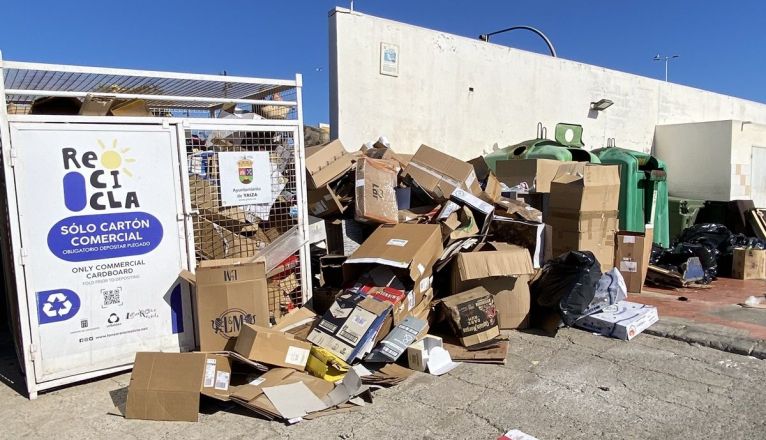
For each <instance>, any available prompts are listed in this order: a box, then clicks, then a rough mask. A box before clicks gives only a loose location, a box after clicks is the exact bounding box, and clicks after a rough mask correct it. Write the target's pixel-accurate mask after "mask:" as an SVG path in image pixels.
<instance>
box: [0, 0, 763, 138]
mask: <svg viewBox="0 0 766 440" xmlns="http://www.w3.org/2000/svg"><path fill="white" fill-rule="evenodd" d="M348 3H349V2H348V1H347V0H343V1H338V0H300V1H287V0H283V1H256V0H250V1H198V0H188V1H178V0H154V1H146V0H133V1H131V2H124V1H121V2H116V1H108V0H101V1H91V0H82V1H69V2H67V1H60V0H55V1H52V0H36V1H30V0H26V1H8V2H4V4H3V8H2V12H1V13H0V14H1V15H2V25H0V50H2V51H3V58H5V59H13V60H22V61H37V62H53V63H62V64H83V65H95V66H108V67H126V68H141V69H148V70H172V71H188V72H198V73H220V72H222V71H224V70H226V71H227V72H228V73H229V74H231V75H248V76H259V77H278V78H282V77H292V75H294V74H295V73H296V72H299V73H302V74H303V78H304V95H303V103H304V117H305V120H306V122H307V123H310V124H316V123H317V122H326V121H328V119H329V118H328V99H329V98H328V84H327V83H328V67H327V64H328V62H327V46H328V41H327V40H328V39H327V12H328V11H329V10H330V9H332V8H333V7H334V6H336V5H340V6H344V7H347V6H348ZM355 5H356V9H357V10H358V11H361V12H364V13H367V14H371V15H377V16H380V17H385V18H390V19H393V20H397V21H403V22H406V23H411V24H414V25H418V26H423V27H428V28H433V29H438V30H442V31H446V32H451V33H454V34H458V35H463V36H468V37H477V36H478V35H479V34H482V33H487V32H491V31H494V30H498V29H502V28H505V27H509V26H513V25H519V24H526V25H530V26H535V27H537V28H540V29H541V30H543V31H544V32H545V33H546V34H547V35H548V36H549V37H550V39H551V40H552V41H553V43H554V45H555V46H556V50H557V51H558V54H559V57H562V58H567V59H572V60H576V61H581V62H585V63H589V64H596V65H600V66H604V67H608V68H612V69H616V70H622V71H625V72H631V73H635V74H639V75H644V76H650V77H655V78H662V76H663V75H664V73H663V72H664V71H663V65H662V63H659V62H655V61H652V57H653V56H654V55H655V54H656V53H657V52H660V53H662V54H678V55H680V58H679V59H677V60H676V61H674V62H673V63H672V64H671V67H670V80H671V81H673V82H678V83H681V84H685V85H689V86H693V87H698V88H702V89H707V90H712V91H715V92H720V93H725V94H729V95H734V96H738V97H742V98H746V99H750V100H754V101H760V102H766V80H764V78H766V76H765V75H764V72H765V71H766V2H765V1H762V0H748V1H731V2H718V1H673V0H665V1H656V0H642V1H614V0H612V1H609V0H592V1H580V2H574V1H566V2H565V1H546V0H536V1H532V0H528V1H520V0H519V1H511V0H507V1H500V0H495V1H489V0H488V1H482V0H474V1H470V2H469V1H454V0H419V1H416V0H357V1H356V3H355ZM492 41H493V42H495V43H498V44H506V45H509V46H513V47H517V48H520V49H526V50H532V51H539V52H544V51H545V47H544V45H543V43H542V41H541V40H539V39H537V37H535V36H534V35H532V34H527V33H526V32H512V33H508V34H505V35H499V36H496V37H493V40H492Z"/></svg>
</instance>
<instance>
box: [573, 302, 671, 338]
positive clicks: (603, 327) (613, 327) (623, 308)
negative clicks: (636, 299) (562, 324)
mask: <svg viewBox="0 0 766 440" xmlns="http://www.w3.org/2000/svg"><path fill="white" fill-rule="evenodd" d="M658 320H659V316H658V315H657V308H656V307H654V306H648V305H644V304H638V303H632V302H629V301H620V302H618V303H617V304H614V305H611V306H607V307H606V308H605V309H604V310H603V311H601V312H599V313H595V314H593V315H587V316H585V317H583V318H581V319H579V320H578V321H577V322H576V323H575V326H577V327H580V328H584V329H586V330H590V331H593V332H598V333H601V334H602V335H604V336H610V337H613V338H617V339H622V340H626V341H629V340H631V339H633V338H634V337H636V336H637V335H638V334H639V333H641V332H643V331H644V330H646V329H647V328H649V327H650V326H651V325H652V324H654V323H655V322H657V321H658Z"/></svg>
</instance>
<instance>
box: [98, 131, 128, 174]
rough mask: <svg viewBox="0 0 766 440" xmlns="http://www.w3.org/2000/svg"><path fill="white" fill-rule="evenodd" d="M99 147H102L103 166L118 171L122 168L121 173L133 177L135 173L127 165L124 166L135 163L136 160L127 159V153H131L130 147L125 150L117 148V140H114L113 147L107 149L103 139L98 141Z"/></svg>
mask: <svg viewBox="0 0 766 440" xmlns="http://www.w3.org/2000/svg"><path fill="white" fill-rule="evenodd" d="M98 146H99V147H101V150H103V153H101V165H102V166H103V167H104V168H106V169H108V170H116V169H118V168H120V167H122V168H121V169H120V171H122V172H123V173H125V174H127V175H128V176H129V177H133V173H131V172H130V170H129V169H128V168H127V165H125V166H123V164H129V163H133V162H135V161H136V160H135V159H133V158H130V157H125V153H127V152H128V151H130V147H126V148H123V149H118V148H117V139H113V140H112V147H111V148H107V147H106V145H104V142H103V141H101V139H99V140H98Z"/></svg>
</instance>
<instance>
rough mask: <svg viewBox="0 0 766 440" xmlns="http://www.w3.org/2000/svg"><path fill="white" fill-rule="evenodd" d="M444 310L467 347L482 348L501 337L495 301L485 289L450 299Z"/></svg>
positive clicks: (446, 300)
mask: <svg viewBox="0 0 766 440" xmlns="http://www.w3.org/2000/svg"><path fill="white" fill-rule="evenodd" d="M441 306H442V307H443V310H444V311H445V315H446V316H447V318H448V320H449V322H450V325H451V326H452V328H453V329H454V330H455V333H456V334H457V336H458V338H459V339H460V343H461V344H463V346H464V347H469V348H479V347H481V346H482V345H486V344H488V343H492V342H493V341H494V339H495V338H497V337H498V336H500V329H499V328H498V326H497V310H496V308H495V301H494V298H493V296H492V294H491V293H489V292H488V291H487V289H485V288H484V287H481V286H479V287H475V288H473V289H471V290H467V291H465V292H460V293H457V294H455V295H452V296H448V297H447V298H444V299H443V300H442V302H441Z"/></svg>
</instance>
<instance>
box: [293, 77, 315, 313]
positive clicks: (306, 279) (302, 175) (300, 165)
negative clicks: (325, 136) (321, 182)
mask: <svg viewBox="0 0 766 440" xmlns="http://www.w3.org/2000/svg"><path fill="white" fill-rule="evenodd" d="M295 86H296V97H295V100H296V101H297V103H298V105H297V112H298V136H296V137H297V139H296V140H295V142H296V145H295V174H296V176H295V177H296V179H298V181H299V182H301V184H300V185H297V190H298V218H299V222H298V224H299V225H300V226H301V232H302V233H303V237H305V238H306V239H307V241H306V244H304V245H303V246H301V251H300V259H301V286H304V287H303V303H304V304H305V303H307V302H308V301H309V300H310V299H311V297H312V292H313V287H312V282H311V281H312V279H311V252H310V250H309V248H310V245H309V242H308V237H309V219H308V203H307V201H306V192H305V191H306V184H305V182H306V165H305V161H306V152H305V149H304V145H303V142H304V138H303V76H302V75H301V74H300V73H298V74H296V75H295Z"/></svg>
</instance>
